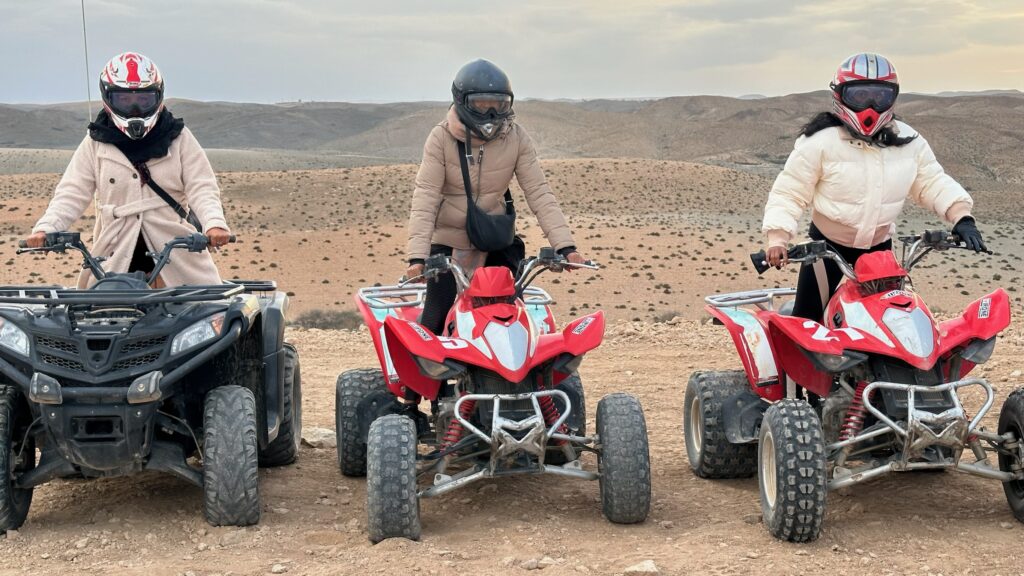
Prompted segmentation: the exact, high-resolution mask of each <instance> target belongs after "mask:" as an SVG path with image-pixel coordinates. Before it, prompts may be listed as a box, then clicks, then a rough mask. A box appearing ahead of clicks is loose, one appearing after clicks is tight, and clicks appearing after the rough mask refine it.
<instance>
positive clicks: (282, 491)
mask: <svg viewBox="0 0 1024 576" xmlns="http://www.w3.org/2000/svg"><path fill="white" fill-rule="evenodd" d="M546 169H547V170H548V172H549V175H550V179H551V181H552V184H553V186H554V188H555V189H556V190H557V191H558V193H559V195H560V197H561V199H562V203H563V205H564V206H566V208H567V212H569V213H570V218H571V221H572V224H573V226H574V228H575V229H576V237H577V241H578V243H579V244H580V246H581V248H582V249H584V250H585V251H586V253H587V254H588V255H590V256H592V257H594V258H596V259H598V260H599V261H600V262H601V263H602V264H603V265H604V266H605V268H604V269H603V270H602V271H601V272H599V273H596V274H594V275H589V276H587V275H582V274H580V275H571V276H570V275H564V276H553V275H552V276H547V277H545V278H544V279H543V280H542V285H543V286H544V287H545V288H548V289H549V290H550V291H551V292H552V293H553V295H554V296H555V297H556V299H557V301H558V304H557V306H556V313H557V314H558V317H559V318H560V320H561V321H567V320H568V319H569V318H570V317H572V316H574V315H577V314H579V313H583V312H587V311H591V310H594V309H598V308H601V309H604V310H605V311H606V312H607V313H608V315H609V318H610V320H611V321H610V324H609V328H608V337H607V341H606V343H605V344H604V345H603V346H602V347H601V348H600V349H598V350H596V351H594V352H593V353H591V354H589V355H588V357H587V359H586V361H585V362H584V363H583V367H582V369H581V374H582V376H583V379H584V382H585V387H586V389H587V395H588V398H587V402H588V413H589V414H590V415H591V420H590V422H589V423H588V424H589V426H591V427H592V426H593V425H594V423H593V420H592V415H593V414H594V412H595V408H596V403H597V400H598V399H599V398H600V397H601V396H603V395H605V394H608V393H611V392H614V391H626V392H630V393H633V394H635V395H637V396H638V397H639V398H640V400H641V401H642V403H643V406H644V409H645V412H646V417H647V424H648V428H649V434H650V443H651V460H652V468H653V480H654V486H653V500H652V510H651V515H650V518H649V519H648V520H647V522H645V523H644V524H642V525H637V526H616V525H612V524H610V523H608V522H607V521H605V520H604V519H603V517H602V516H601V510H600V502H599V495H598V486H597V484H596V483H588V482H582V481H570V480H562V479H557V478H553V477H552V478H546V477H536V478H532V477H531V478H525V477H523V478H510V479H503V480H502V481H488V482H485V483H481V484H477V485H473V486H471V487H468V488H466V489H464V490H462V491H456V492H453V493H451V494H449V495H447V496H444V497H441V498H438V499H434V500H426V501H424V502H423V505H422V517H423V529H424V535H423V539H422V541H420V542H409V541H404V540H394V541H387V542H384V543H382V544H379V545H377V546H372V545H370V543H369V542H368V540H367V539H366V536H365V527H366V509H365V496H366V494H365V482H364V481H363V480H361V479H350V478H344V477H342V476H341V474H340V472H339V471H338V466H337V463H336V456H335V452H334V450H333V448H312V447H308V446H307V447H304V448H303V450H302V452H301V455H300V459H299V462H298V463H297V464H295V465H293V466H288V467H285V468H282V469H277V470H265V471H262V472H261V489H262V499H263V519H262V521H261V523H260V525H259V526H257V527H252V528H247V529H243V530H239V529H230V528H213V527H210V526H209V525H207V524H206V523H205V521H204V520H203V517H202V511H201V502H200V500H201V494H200V491H199V490H198V489H196V488H193V487H191V486H188V485H186V484H185V483H183V482H181V481H178V480H176V479H173V478H169V477H163V476H157V475H145V476H141V477H135V478H130V479H114V480H105V481H98V482H83V481H58V482H53V483H51V484H48V485H45V486H43V487H41V488H39V489H37V490H36V493H35V500H34V504H33V508H32V511H31V512H30V514H29V518H28V521H27V523H26V524H25V526H24V527H23V528H22V529H21V530H19V531H18V532H16V533H12V534H8V535H7V537H6V538H0V557H2V558H3V562H0V576H2V575H6V574H11V575H13V574H79V573H81V574H134V575H146V576H150V575H163V574H195V575H202V576H209V575H213V574H220V575H227V574H236V575H241V574H267V573H273V572H277V573H282V572H286V573H288V574H387V573H390V574H408V573H412V574H474V573H475V574H506V573H520V572H521V571H522V572H523V573H525V572H526V571H528V569H530V568H536V569H539V570H542V571H543V572H545V573H553V574H622V573H624V572H625V571H626V570H627V568H629V567H631V566H634V565H636V564H638V563H641V562H644V561H647V560H650V561H653V562H654V564H655V565H656V566H657V568H658V569H659V570H660V571H661V573H663V574H721V575H726V574H815V573H824V572H828V573H833V574H851V575H852V574H921V575H927V574H946V575H949V574H1002V575H1004V576H1005V575H1010V574H1024V558H1022V557H1021V556H1020V554H1018V550H1019V549H1020V543H1021V542H1022V541H1024V525H1022V524H1019V523H1018V522H1017V521H1016V520H1014V518H1013V516H1012V515H1011V514H1010V512H1009V510H1008V508H1007V505H1006V502H1005V499H1004V497H1003V493H1002V487H1001V485H1000V484H999V483H997V482H994V481H987V480H981V479H977V478H974V477H969V476H966V475H963V474H958V473H944V474H915V475H902V476H895V477H891V478H885V479H881V480H878V481H875V482H872V483H870V484H867V485H864V486H860V487H856V488H854V489H852V490H849V491H844V492H842V493H833V494H830V496H829V499H828V515H827V519H826V523H825V528H824V531H823V533H822V536H821V538H820V540H819V541H817V542H815V543H813V544H808V545H790V544H784V543H780V542H778V541H775V540H774V539H772V538H771V537H770V536H769V535H768V533H767V532H766V531H765V529H764V527H763V525H762V524H761V522H760V508H759V504H758V495H757V486H756V481H755V480H753V479H747V480H734V481H706V480H701V479H698V478H696V477H695V476H694V475H693V474H692V473H691V472H690V469H689V467H688V464H687V461H686V456H685V448H684V446H683V443H682V431H681V429H682V398H683V392H684V390H685V386H686V382H687V379H688V378H689V376H690V374H691V373H692V372H693V371H694V370H697V369H712V368H714V369H730V368H735V367H737V366H738V364H737V362H736V361H735V360H734V358H735V355H734V352H733V350H732V346H731V343H730V342H729V339H728V338H727V337H726V335H725V332H724V330H723V329H722V328H721V327H718V326H713V325H711V324H709V323H707V322H706V321H705V318H704V314H703V312H702V309H701V298H702V297H703V296H704V295H706V294H707V293H710V292H715V291H730V290H733V289H737V290H738V289H745V288H753V287H757V286H774V285H787V284H791V283H792V282H793V281H794V280H795V274H794V272H793V271H786V272H774V273H772V274H770V275H766V276H765V277H764V278H760V279H759V278H758V277H757V276H756V275H755V274H754V273H753V272H752V271H751V270H750V267H749V264H748V262H747V254H748V253H749V252H751V251H754V250H757V249H759V248H760V233H759V230H758V228H759V225H758V224H759V223H758V217H759V211H760V209H761V207H762V206H763V203H764V199H765V196H766V194H767V189H768V187H769V186H770V179H766V178H764V177H760V176H756V175H752V174H748V173H742V172H736V171H731V170H727V169H724V168H719V167H711V166H703V165H697V164H688V163H682V162H655V161H643V160H589V159H588V160H561V161H551V162H547V163H546ZM414 173H415V167H414V166H387V167H369V168H353V169H337V170H324V171H287V172H264V173H226V174H223V175H221V182H222V184H223V186H224V189H225V202H226V205H227V208H228V211H229V214H230V218H231V221H232V223H233V226H234V227H235V229H236V232H237V233H238V234H239V236H240V239H241V241H240V243H238V244H236V245H234V246H232V247H230V249H228V250H225V251H224V252H223V253H222V254H220V255H219V256H218V262H219V264H220V266H221V269H222V270H223V272H224V273H225V275H226V276H229V277H231V276H237V277H245V278H254V277H261V278H262V277H266V278H275V279H277V280H278V281H279V283H280V285H281V288H282V289H283V290H287V291H289V292H291V293H292V294H293V304H294V307H293V317H298V316H300V315H301V314H302V313H304V312H311V311H316V310H323V309H339V310H353V309H354V307H353V305H352V301H351V294H352V292H353V290H354V289H355V288H357V287H359V286H364V285H372V284H374V283H378V282H380V283H387V282H390V281H393V280H394V279H396V278H397V277H398V276H399V275H400V274H401V272H402V270H403V269H404V266H403V264H402V252H403V247H404V222H403V220H404V217H405V215H406V210H407V207H408V197H409V193H410V182H411V181H412V176H413V174H414ZM56 179H57V176H55V175H14V176H0V214H2V215H3V216H2V220H0V262H3V263H4V264H5V265H4V266H2V267H0V282H3V283H13V282H32V283H35V284H40V283H67V282H69V281H70V280H69V279H70V278H71V277H72V275H73V274H74V273H75V272H76V271H77V267H78V262H77V261H76V260H73V259H72V258H70V257H64V258H55V257H52V256H51V257H49V258H41V257H26V256H23V257H17V256H15V255H14V242H15V240H16V239H17V238H18V237H19V236H20V235H21V234H22V233H23V232H24V231H25V230H27V229H28V228H29V227H30V226H31V224H32V222H34V220H35V219H36V218H37V217H38V216H39V215H40V214H41V212H42V209H43V208H44V206H45V203H46V200H47V199H48V197H49V195H50V193H51V191H52V187H53V185H54V184H55V182H56ZM972 193H973V194H974V195H975V197H976V198H977V199H978V215H979V219H980V220H981V222H982V229H983V231H984V232H985V233H986V238H987V239H990V240H991V242H990V246H992V247H993V248H994V249H995V250H996V251H997V252H998V255H997V256H994V257H991V258H988V259H979V258H976V257H973V256H969V255H952V256H950V257H949V259H944V258H942V257H938V258H935V259H932V260H930V261H929V262H928V264H927V265H926V266H922V267H921V268H920V270H919V273H918V274H916V275H915V281H916V286H917V288H918V290H919V291H921V292H922V293H924V294H925V296H926V297H927V298H928V299H929V301H930V302H932V303H933V309H935V310H936V311H937V313H938V314H940V315H944V316H949V315H952V314H954V313H955V311H956V310H958V309H960V308H961V307H963V306H964V305H965V304H966V303H967V302H969V301H970V300H973V299H974V298H977V297H980V296H981V295H983V294H984V293H986V292H988V291H990V290H992V289H994V288H995V287H997V286H1004V287H1006V288H1007V289H1008V290H1011V292H1010V294H1011V298H1012V299H1013V300H1014V313H1015V315H1017V317H1019V315H1020V312H1021V305H1020V296H1021V294H1020V292H1017V291H1016V287H1017V286H1018V285H1019V284H1020V280H1021V278H1020V276H1021V272H1020V270H1021V257H1022V256H1024V248H1022V244H1024V242H1022V240H1021V238H1022V237H1024V236H1022V225H1021V220H1020V218H1019V214H1020V209H1019V206H1018V204H1019V201H1018V199H1019V197H1020V193H1021V191H1020V190H1019V189H1014V188H1007V187H1006V186H1004V185H1001V184H998V183H995V182H993V183H991V185H990V186H988V187H986V188H982V189H978V190H973V191H972ZM516 194H517V198H519V199H520V201H522V200H521V198H522V197H521V195H520V194H519V192H518V191H516ZM524 204H525V203H524ZM521 212H522V213H523V214H527V213H528V211H527V210H525V209H524V210H522V211H521ZM532 222H533V221H532V219H531V218H530V217H528V216H524V218H523V224H524V226H523V231H524V232H525V234H526V235H527V238H528V241H529V244H530V245H531V247H537V246H539V245H540V244H541V242H542V238H541V236H540V232H539V230H538V229H537V226H536V225H535V224H533V223H532ZM937 224H938V223H937V222H935V221H934V219H933V218H931V217H929V216H928V215H927V214H924V213H922V212H920V211H918V210H908V212H907V220H906V221H904V222H901V223H900V232H901V233H913V232H916V231H919V230H921V229H923V228H924V227H925V226H927V225H931V226H933V227H934V226H935V225H937ZM91 226H92V221H91V220H89V219H88V218H87V219H84V220H83V221H82V222H80V229H82V230H89V229H91ZM288 338H289V339H290V340H291V341H292V342H294V343H295V344H296V345H297V346H298V347H299V350H300V355H301V359H302V370H303V384H304V410H305V425H306V426H307V427H322V428H330V429H333V427H334V422H333V411H334V381H335V378H336V376H337V374H338V373H339V372H340V371H342V370H344V369H348V368H356V367H369V366H373V365H374V363H375V357H374V355H373V351H372V348H371V345H370V339H369V337H368V335H367V333H366V332H365V330H363V331H360V330H310V329H304V328H299V327H295V328H292V329H291V330H290V331H289V333H288ZM1022 354H1024V332H1022V331H1021V330H1020V328H1019V324H1017V325H1016V326H1015V327H1014V328H1013V329H1011V330H1010V331H1008V332H1007V333H1006V334H1004V335H1003V336H1002V337H1001V338H1000V340H999V345H998V346H997V352H996V355H995V356H994V358H993V360H992V361H990V362H989V364H987V365H986V366H985V367H984V368H983V369H982V370H981V371H980V373H981V374H983V375H984V376H985V377H987V378H989V379H991V381H992V382H994V383H995V384H996V385H997V387H998V397H997V402H996V409H994V410H993V411H992V413H991V414H990V416H989V417H988V418H987V419H986V421H985V423H986V425H987V426H989V427H994V426H995V416H996V413H997V408H998V406H999V405H1000V404H1001V402H1002V400H1003V398H1005V395H1006V394H1007V393H1009V392H1010V391H1012V390H1013V389H1014V388H1016V387H1018V386H1021V385H1024V378H1022V377H1021V372H1020V370H1021V369H1024V366H1022V362H1021V360H1020V357H1021V355H1022ZM972 400H977V399H976V398H974V399H972ZM586 465H587V466H588V467H594V466H596V464H595V462H594V461H593V459H590V460H587V461H586Z"/></svg>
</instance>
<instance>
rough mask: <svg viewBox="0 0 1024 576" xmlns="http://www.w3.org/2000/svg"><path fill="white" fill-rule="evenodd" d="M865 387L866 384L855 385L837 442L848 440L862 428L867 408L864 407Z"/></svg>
mask: <svg viewBox="0 0 1024 576" xmlns="http://www.w3.org/2000/svg"><path fill="white" fill-rule="evenodd" d="M867 387H868V383H867V382H859V383H858V384H857V390H856V391H855V392H854V393H853V400H851V401H850V407H849V408H847V409H846V418H845V419H843V428H842V430H840V432H839V440H849V439H850V438H853V437H854V436H856V435H857V433H858V432H860V431H861V429H862V428H864V417H865V416H866V415H867V413H868V410H867V408H865V407H864V389H865V388H867Z"/></svg>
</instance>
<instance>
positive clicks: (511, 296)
mask: <svg viewBox="0 0 1024 576" xmlns="http://www.w3.org/2000/svg"><path fill="white" fill-rule="evenodd" d="M568 268H589V269H597V267H596V266H594V265H591V264H586V265H577V264H572V263H569V262H568V261H566V260H565V259H564V258H563V257H561V256H558V255H556V254H555V253H554V251H553V250H551V249H545V250H542V251H541V255H540V256H539V257H537V258H529V259H527V260H526V261H524V262H523V265H522V266H520V270H519V274H517V277H516V278H513V276H512V274H511V272H510V271H509V270H508V269H507V268H504V267H485V268H479V269H478V270H477V271H476V273H475V274H473V278H472V280H469V279H467V278H466V275H465V274H464V273H463V270H462V269H461V267H460V266H459V265H458V264H457V263H456V262H455V261H453V260H451V259H450V258H448V257H446V256H444V255H439V256H434V257H431V258H429V259H428V260H427V262H426V266H425V272H424V278H425V279H426V280H427V281H429V280H430V279H433V278H437V277H438V276H439V275H441V274H444V273H447V272H451V273H452V274H453V275H454V277H455V280H456V285H457V287H458V290H459V296H458V298H457V299H456V302H455V306H454V307H453V309H452V311H451V313H450V315H449V317H448V322H447V323H446V325H447V326H448V327H449V330H448V331H446V334H445V335H436V334H432V333H431V332H430V331H428V330H427V329H426V328H424V327H423V326H422V325H420V324H419V323H418V321H417V319H418V317H419V314H420V312H421V311H422V305H423V298H424V295H425V293H426V284H424V283H419V284H410V283H408V282H407V283H404V284H400V285H397V286H382V287H373V288H363V289H361V290H360V291H359V292H358V294H357V295H356V304H357V306H358V308H359V310H360V312H361V313H362V314H363V317H364V318H365V320H366V323H367V325H368V326H369V329H370V334H371V336H372V338H373V344H374V346H375V348H376V350H377V356H378V358H379V360H380V365H381V368H382V370H378V369H360V370H349V371H347V372H345V373H343V374H341V376H339V377H338V383H337V395H336V425H337V434H338V462H339V464H340V466H341V471H342V473H343V474H345V475H347V476H362V475H366V476H367V510H368V512H369V532H370V534H369V535H370V540H372V541H374V542H379V541H381V540H384V539H385V538H391V537H405V538H411V539H416V538H419V536H420V514H419V511H420V507H419V499H420V498H426V497H433V496H439V495H441V494H444V493H446V492H449V491H451V490H454V489H456V488H459V487H462V486H465V485H467V484H470V483H472V482H475V481H477V480H483V479H486V478H493V477H497V476H508V475H513V474H554V475H559V476H568V477H571V478H581V479H584V480H598V481H599V482H600V487H601V500H602V503H603V508H604V514H605V516H606V517H607V518H608V519H609V520H611V521H612V522H617V523H636V522H642V521H643V520H644V519H646V517H647V513H648V510H649V508H650V498H651V495H650V492H651V477H650V461H649V455H648V445H647V427H646V423H645V421H644V414H643V411H642V409H641V407H640V403H639V401H637V399H636V398H635V397H633V396H631V395H628V394H610V395H608V396H606V397H604V398H602V399H601V401H600V402H598V404H597V419H596V424H597V434H594V435H590V436H588V435H587V434H586V414H585V401H584V394H583V387H582V385H581V384H580V380H579V377H578V376H577V374H576V370H577V368H578V367H579V365H580V362H581V361H582V360H583V355H584V354H585V353H586V352H589V351H590V350H592V349H594V348H596V347H597V346H599V345H600V344H601V340H602V339H603V337H604V313H603V312H595V313H593V314H590V315H587V316H584V317H582V318H579V319H577V320H574V321H573V322H571V323H570V324H569V325H568V326H566V327H565V329H564V330H562V331H561V332H558V331H557V330H556V328H555V320H554V315H553V314H552V312H551V309H550V307H549V306H548V305H549V304H550V303H551V297H550V296H549V295H548V294H547V293H546V292H545V291H543V290H541V289H540V288H536V287H531V286H530V283H531V282H532V281H533V280H534V279H535V278H536V277H537V276H538V275H539V274H540V273H541V272H543V271H545V270H553V271H562V270H565V269H568ZM414 280H415V279H414ZM420 398H423V399H426V400H429V401H430V414H429V415H427V414H424V413H423V412H421V411H420V410H419V409H418V407H417V404H418V402H419V400H420ZM420 445H426V447H427V448H428V449H429V451H424V453H420V450H419V447H420ZM583 451H590V452H595V453H596V454H597V461H598V471H597V472H592V471H587V470H584V469H583V467H582V466H581V462H580V455H581V453H582V452H583Z"/></svg>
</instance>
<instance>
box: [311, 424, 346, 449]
mask: <svg viewBox="0 0 1024 576" xmlns="http://www.w3.org/2000/svg"><path fill="white" fill-rule="evenodd" d="M302 443H303V444H305V445H306V446H309V447H311V448H336V447H337V446H338V438H337V436H335V435H334V430H330V429H328V428H303V430H302Z"/></svg>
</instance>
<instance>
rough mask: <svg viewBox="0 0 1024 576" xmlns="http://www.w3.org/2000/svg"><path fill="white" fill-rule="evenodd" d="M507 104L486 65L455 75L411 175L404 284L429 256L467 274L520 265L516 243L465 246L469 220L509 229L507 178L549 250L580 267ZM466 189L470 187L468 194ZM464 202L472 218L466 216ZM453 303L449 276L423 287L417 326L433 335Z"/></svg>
mask: <svg viewBox="0 0 1024 576" xmlns="http://www.w3.org/2000/svg"><path fill="white" fill-rule="evenodd" d="M514 102H515V95H514V94H513V92H512V84H511V83H510V82H509V79H508V76H507V75H506V74H505V73H504V72H503V71H502V70H501V68H498V67H497V66H495V65H494V64H492V63H491V62H488V61H487V60H475V61H473V62H470V63H469V64H466V65H465V66H463V67H462V69H460V70H459V72H458V74H456V76H455V81H454V82H453V83H452V106H451V107H450V108H449V110H448V115H447V117H446V118H445V120H444V121H443V122H441V123H440V124H438V125H437V126H435V127H434V129H433V130H431V132H430V135H429V136H428V137H427V142H426V144H425V145H424V147H423V161H422V163H421V164H420V169H419V172H418V173H417V175H416V189H415V190H414V191H413V195H412V209H411V212H410V215H409V242H408V245H407V249H406V257H407V259H408V262H409V267H408V269H407V270H406V276H407V277H409V278H412V277H416V276H419V275H421V274H422V273H423V265H424V260H425V259H426V258H427V257H428V256H430V255H432V254H447V255H451V256H452V257H453V258H455V259H456V260H457V261H458V262H459V263H460V264H461V265H462V267H463V268H464V269H466V270H468V271H472V270H474V269H475V268H477V267H479V266H482V265H491V266H495V265H505V266H508V267H509V268H511V269H512V270H515V268H516V266H518V263H519V262H518V261H519V260H520V259H521V258H522V249H521V247H522V244H521V241H519V240H518V237H516V239H515V240H513V241H512V242H513V243H512V244H510V245H508V246H502V244H504V243H505V242H504V241H494V239H493V238H491V239H488V238H481V237H479V234H477V237H476V238H471V234H470V233H469V232H468V231H467V218H468V217H474V215H476V217H477V218H481V217H482V218H487V215H492V216H496V217H498V218H500V217H501V215H510V216H511V218H507V219H505V220H504V222H503V223H504V224H509V221H510V220H511V222H514V210H513V209H512V206H511V203H512V197H511V195H510V194H509V192H508V190H509V185H510V184H511V182H512V178H513V177H514V178H515V179H516V181H517V182H518V183H519V186H520V188H522V189H523V192H524V193H525V195H526V202H527V204H528V205H529V206H530V209H531V210H532V211H533V213H534V214H535V215H536V216H537V220H538V221H539V223H540V227H541V229H542V230H543V232H544V235H545V237H546V238H547V240H548V242H549V243H550V244H551V246H552V247H553V248H554V249H555V250H557V251H558V253H559V254H561V255H563V256H565V257H566V258H567V259H568V260H569V261H570V262H575V263H582V262H584V261H585V259H584V258H583V256H582V255H580V253H579V252H578V251H577V250H576V243H575V242H574V241H573V238H572V233H571V231H570V230H569V225H568V224H567V223H566V220H565V216H564V215H563V214H562V210H561V208H560V207H559V205H558V200H557V199H556V198H555V195H554V193H552V191H551V188H550V187H549V186H548V182H547V179H546V178H545V177H544V172H543V170H542V169H541V166H540V161H539V160H538V158H537V151H536V149H535V148H534V145H533V140H531V139H530V136H529V135H528V134H527V133H526V130H525V129H523V127H522V126H520V125H519V124H517V123H516V122H515V113H514V112H513V108H512V106H513V103H514ZM465 181H468V182H469V191H468V193H467V190H466V186H465V184H464V182H465ZM470 201H472V202H473V203H474V204H475V205H476V208H478V209H479V210H476V209H474V208H472V207H471V206H470V205H469V202H470ZM470 212H472V213H473V214H470ZM482 214H483V215H482ZM481 215H482V216H481ZM509 233H510V234H511V231H509ZM508 238H511V235H509V236H508ZM481 246H483V249H481ZM517 248H518V249H517ZM455 296H456V287H455V280H454V278H452V276H451V274H447V275H445V276H442V277H441V278H440V279H439V280H438V281H437V282H430V283H429V284H428V286H427V295H426V302H425V303H424V308H423V315H422V317H421V319H420V322H421V323H422V324H423V326H424V327H426V328H427V329H428V330H431V331H432V332H434V333H435V334H440V333H441V332H442V331H443V329H444V321H445V318H446V316H447V315H448V310H449V309H450V308H451V306H452V304H453V303H454V301H455Z"/></svg>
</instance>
